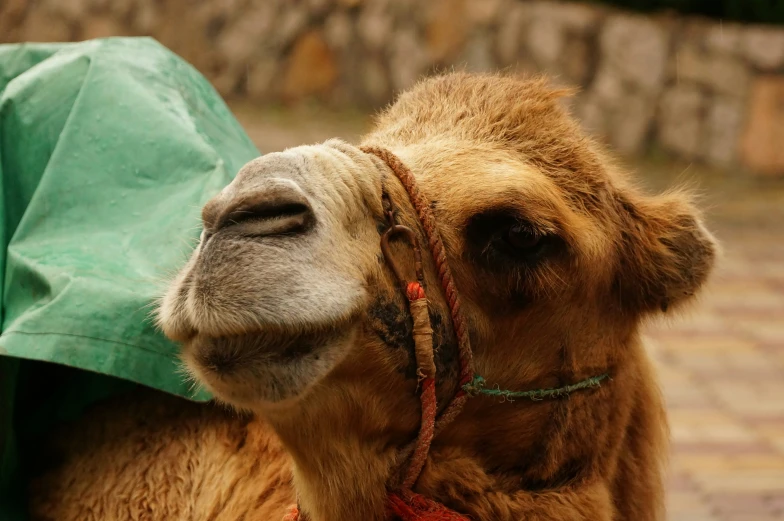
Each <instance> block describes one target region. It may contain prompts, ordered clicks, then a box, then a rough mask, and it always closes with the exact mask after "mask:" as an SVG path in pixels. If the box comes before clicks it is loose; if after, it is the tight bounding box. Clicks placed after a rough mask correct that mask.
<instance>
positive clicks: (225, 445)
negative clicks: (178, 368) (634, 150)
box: [31, 73, 717, 521]
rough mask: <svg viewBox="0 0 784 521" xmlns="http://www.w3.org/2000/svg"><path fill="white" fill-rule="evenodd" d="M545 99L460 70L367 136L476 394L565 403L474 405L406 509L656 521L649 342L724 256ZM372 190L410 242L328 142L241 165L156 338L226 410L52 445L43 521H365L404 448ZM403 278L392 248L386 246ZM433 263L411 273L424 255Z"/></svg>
mask: <svg viewBox="0 0 784 521" xmlns="http://www.w3.org/2000/svg"><path fill="white" fill-rule="evenodd" d="M567 95H569V92H567V91H563V90H555V89H552V88H551V87H549V86H548V84H547V82H546V81H545V80H544V79H542V78H534V79H520V78H517V77H511V76H503V75H471V74H465V73H451V74H447V75H442V76H438V77H434V78H430V79H427V80H424V81H422V82H421V83H419V84H418V85H417V86H415V87H414V88H412V89H411V90H410V91H408V92H406V93H404V94H402V95H401V96H400V97H399V99H398V100H397V101H396V103H394V104H393V105H392V106H391V107H389V108H388V109H386V110H385V111H383V112H382V113H381V114H380V115H379V116H378V118H377V119H376V123H375V127H374V129H373V130H372V131H371V132H370V133H369V134H368V135H367V136H366V137H365V138H364V139H363V140H362V144H364V145H375V146H382V147H385V148H387V149H389V150H391V151H392V152H393V153H394V154H396V155H397V156H398V157H399V158H400V159H401V160H402V161H403V162H404V163H405V164H406V165H407V166H408V167H409V168H410V169H411V171H412V172H413V173H414V175H415V176H416V178H417V183H418V185H419V186H420V189H421V190H422V192H423V193H424V194H425V195H426V196H427V197H428V199H429V200H430V201H431V208H432V210H433V212H434V214H435V216H436V220H437V222H438V227H439V232H440V234H441V236H442V239H443V242H444V246H445V249H446V251H447V256H448V257H449V261H450V265H451V267H452V270H453V274H454V277H455V281H456V285H457V287H458V289H459V290H460V292H461V295H462V298H463V312H464V313H465V314H466V316H467V320H468V324H469V331H470V336H471V341H472V345H473V348H474V352H475V353H474V356H475V366H476V371H477V373H478V374H480V375H482V376H483V377H484V378H485V379H486V381H487V382H488V383H489V384H490V385H493V386H498V387H499V388H500V389H508V390H528V389H542V388H552V387H558V386H561V385H566V384H570V383H575V382H578V381H580V380H583V379H585V378H588V377H591V376H596V375H598V374H602V373H605V372H607V373H609V374H610V378H609V380H607V381H605V382H603V383H602V385H601V387H600V388H598V389H591V390H585V391H580V392H577V393H574V394H572V395H571V396H569V397H568V398H562V399H556V400H543V401H536V402H532V401H526V400H517V401H514V402H508V401H501V400H497V399H492V398H487V397H475V398H472V399H471V400H470V401H469V403H468V405H467V406H466V407H465V409H464V410H463V412H462V413H461V415H460V416H459V417H458V418H457V419H456V420H455V422H454V423H453V424H452V425H451V426H450V427H449V428H448V429H446V430H445V431H444V432H442V433H440V434H439V435H438V436H437V437H436V438H435V440H434V442H433V447H432V451H431V454H430V457H429V458H428V461H427V463H426V465H425V468H424V470H423V472H422V475H421V476H420V478H419V480H418V481H417V483H416V484H415V487H414V490H415V491H416V492H418V493H420V494H423V495H425V496H427V497H428V498H431V499H433V500H435V501H438V502H441V503H443V504H444V505H446V506H448V507H449V508H451V509H454V510H456V511H458V512H461V513H463V514H465V515H467V516H469V517H470V518H471V519H474V520H477V521H481V520H505V521H512V520H531V521H533V520H536V521H582V520H585V521H588V520H590V521H611V520H629V521H632V520H633V521H653V520H661V519H663V518H664V506H663V505H664V501H663V494H664V492H663V478H664V473H665V463H666V456H667V451H668V447H667V438H668V436H667V421H666V414H665V409H664V406H663V401H662V398H661V396H660V393H659V389H658V387H657V383H656V377H655V374H654V371H653V369H652V364H651V362H650V360H649V358H648V355H647V353H646V351H645V348H644V346H643V344H642V342H641V339H640V328H641V326H642V324H643V323H644V321H645V320H646V319H648V318H649V317H653V316H656V315H661V314H662V313H667V314H671V313H673V312H676V311H677V310H678V309H680V308H682V307H683V306H684V305H685V304H687V303H689V302H691V301H693V299H694V296H695V294H696V293H697V292H698V290H699V289H700V287H701V286H702V285H703V284H704V282H705V281H706V279H707V278H708V276H709V274H710V272H711V269H712V266H713V263H714V258H715V256H716V248H717V247H716V244H715V241H714V239H713V238H712V236H711V234H710V233H709V232H708V231H707V230H706V228H705V227H704V225H703V224H702V221H701V217H700V214H699V212H698V211H697V209H696V208H695V206H694V204H693V203H692V201H691V199H690V196H689V194H688V193H686V192H684V191H671V192H668V193H666V194H663V195H657V196H650V195H646V194H644V193H643V192H642V191H641V190H640V189H638V188H637V187H635V186H634V185H633V183H632V182H631V181H630V180H629V179H628V178H627V176H626V174H625V173H624V172H623V171H622V169H621V168H619V167H618V166H616V164H615V163H614V162H613V161H612V160H611V159H610V157H609V155H608V154H607V153H606V152H605V151H604V150H602V148H601V147H600V146H599V145H598V144H597V143H596V142H594V141H593V140H592V139H590V138H589V137H587V136H586V135H585V134H583V132H582V131H581V130H580V129H579V126H578V124H577V123H576V122H575V121H574V120H573V119H572V118H571V117H570V116H569V115H568V113H567V111H566V110H565V109H564V108H563V106H562V103H561V99H562V98H563V97H564V96H567ZM382 191H386V192H387V193H388V194H389V197H390V199H391V200H392V201H393V202H394V204H395V206H396V208H397V210H398V215H397V217H398V219H399V221H401V222H402V223H404V224H406V225H407V226H409V227H411V228H412V229H414V230H416V232H417V234H418V235H419V236H420V241H421V242H422V244H426V242H425V239H424V238H423V237H422V232H421V226H420V224H419V222H418V219H417V217H416V215H415V213H414V210H413V209H412V207H411V205H410V203H409V201H408V198H407V196H406V194H405V192H404V191H403V188H402V187H401V186H400V185H399V183H397V182H396V179H395V178H394V176H393V175H391V173H390V172H389V169H388V167H387V165H386V164H384V163H383V162H381V161H380V160H379V159H378V158H376V157H375V156H371V155H368V154H365V153H363V152H361V151H360V150H359V149H358V148H357V147H355V146H353V145H350V144H348V143H345V142H342V141H339V140H331V141H327V142H326V143H323V144H320V145H313V146H303V147H296V148H292V149H289V150H287V151H284V152H282V153H276V154H269V155H267V156H263V157H261V158H259V159H257V160H254V161H252V162H251V163H249V164H248V165H246V166H245V167H244V168H243V169H242V171H241V172H240V173H239V174H238V176H237V178H236V179H235V180H234V181H233V182H232V183H231V185H229V186H228V187H226V189H224V190H223V191H222V192H221V193H220V194H219V195H217V196H216V197H215V198H214V199H213V200H212V201H210V202H209V203H208V204H207V205H206V206H205V208H204V211H203V218H204V230H205V231H204V234H203V236H202V240H201V244H200V245H199V247H198V248H197V249H196V251H195V252H194V254H193V257H192V258H191V260H190V261H189V262H188V263H187V265H186V266H185V267H184V268H183V270H182V271H181V272H180V274H179V275H178V276H177V277H176V278H175V279H174V280H173V281H172V284H171V286H170V289H169V291H168V292H167V294H166V296H165V297H164V298H163V300H162V303H161V306H160V313H159V323H160V324H161V327H162V329H163V331H164V332H165V333H166V334H167V335H168V336H169V337H171V338H173V339H176V340H178V341H180V342H182V344H183V351H182V357H183V360H184V361H185V363H186V365H187V367H188V368H189V370H190V372H191V374H192V375H193V376H194V378H196V379H197V380H198V381H199V382H200V383H201V384H202V385H204V386H206V387H207V388H208V389H209V390H210V391H212V392H213V394H214V395H215V396H216V398H217V400H218V401H219V402H222V403H223V404H228V405H229V406H230V407H231V408H232V409H233V410H236V411H240V412H235V413H230V412H226V411H224V410H222V409H220V408H219V407H217V406H214V405H195V404H187V403H183V402H181V401H177V400H175V399H170V398H163V397H161V396H149V395H148V396H147V397H141V396H139V397H137V396H130V397H125V398H123V400H124V401H121V402H119V404H118V403H115V404H108V405H105V406H103V407H102V408H98V409H96V410H95V411H94V412H93V413H91V414H89V415H87V416H86V417H85V418H84V419H83V420H82V424H78V425H72V426H70V427H65V429H66V430H65V433H64V434H61V435H59V436H57V437H56V438H57V439H58V441H57V443H56V446H57V447H58V450H59V452H60V454H62V455H63V458H64V459H62V463H61V464H60V465H59V466H55V467H54V468H52V469H50V470H49V471H48V472H47V473H46V474H44V475H43V476H41V477H40V478H39V479H38V480H37V481H36V482H34V484H33V488H32V493H31V510H32V512H33V514H34V518H36V519H51V520H58V521H60V520H62V521H70V520H80V521H81V520H85V519H102V520H104V519H112V520H120V519H147V520H164V519H166V520H170V519H203V520H211V521H212V520H223V519H225V520H233V521H237V520H248V521H250V520H257V519H279V518H281V517H282V516H283V515H284V513H285V505H286V504H288V503H291V502H293V501H294V499H295V491H296V494H297V495H298V497H299V500H300V504H301V507H302V511H303V512H304V514H305V515H307V516H308V518H309V519H311V520H312V521H347V520H363V521H380V520H382V519H384V501H385V497H386V486H387V483H388V482H389V480H390V477H391V474H392V473H393V472H394V469H396V468H397V467H398V466H399V465H400V464H401V463H402V462H401V461H399V453H398V449H399V448H400V447H402V446H404V445H405V444H406V443H409V442H410V441H411V440H412V439H413V438H414V437H415V435H416V431H417V429H418V426H419V423H418V418H419V404H418V399H417V394H416V389H417V385H418V381H417V376H416V370H415V369H416V367H415V363H414V359H413V356H414V353H413V341H412V339H411V327H412V326H411V317H410V316H409V314H408V311H407V308H406V305H405V301H404V299H403V297H402V295H401V294H400V290H399V286H398V285H397V282H396V280H395V278H394V276H393V274H392V273H391V271H390V269H389V266H388V265H387V264H386V263H385V262H384V259H383V256H382V255H381V254H380V246H379V239H380V233H382V232H383V231H384V228H385V216H384V212H383V208H382V205H381V199H382V197H381V196H382ZM394 249H395V255H396V257H397V258H399V259H401V262H402V263H403V264H404V265H405V262H406V259H409V261H410V258H411V251H410V248H409V247H408V246H407V245H406V244H405V243H399V244H395V246H394ZM425 257H427V256H425ZM425 272H426V281H425V282H426V286H427V287H428V288H429V289H428V297H429V299H430V300H429V307H430V314H431V320H432V322H433V326H434V332H433V340H434V345H435V346H436V366H437V381H438V396H439V405H440V406H442V407H443V406H444V405H445V404H446V402H447V401H448V398H449V397H451V396H452V395H453V394H454V392H455V391H456V390H457V389H456V388H457V385H458V382H457V354H456V346H455V338H454V332H453V331H452V327H451V323H450V320H449V318H448V317H449V311H448V309H447V306H446V304H445V302H444V298H443V296H442V295H441V292H440V290H439V288H440V285H439V283H438V281H437V280H435V269H434V266H433V263H432V261H431V260H430V259H428V258H425Z"/></svg>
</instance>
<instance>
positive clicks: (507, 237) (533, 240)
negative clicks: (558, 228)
mask: <svg viewBox="0 0 784 521" xmlns="http://www.w3.org/2000/svg"><path fill="white" fill-rule="evenodd" d="M504 241H505V242H506V244H507V245H508V246H509V247H510V248H512V249H513V250H515V251H516V252H517V253H520V254H523V255H528V254H531V253H535V252H536V251H537V250H538V249H539V247H540V246H541V244H542V236H541V235H539V234H538V233H536V232H534V231H533V230H531V229H529V228H527V227H525V226H523V225H521V224H514V225H512V226H510V227H509V228H507V230H506V233H505V234H504Z"/></svg>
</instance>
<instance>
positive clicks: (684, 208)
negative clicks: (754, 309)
mask: <svg viewBox="0 0 784 521" xmlns="http://www.w3.org/2000/svg"><path fill="white" fill-rule="evenodd" d="M619 202H620V208H619V210H620V212H621V242H620V247H619V263H618V264H619V265H618V274H617V277H616V281H615V287H616V291H617V292H618V297H619V301H620V302H621V306H622V307H623V308H624V311H631V312H643V313H644V312H652V311H659V310H661V311H663V312H666V311H668V310H670V309H672V308H674V307H676V306H677V305H678V304H681V303H683V302H686V301H688V300H689V299H690V298H691V297H692V296H693V295H694V294H695V293H696V292H697V291H698V290H699V289H700V287H701V286H702V285H703V284H704V282H705V281H706V280H707V278H708V276H709V275H710V273H711V271H712V269H713V265H714V263H715V259H716V255H717V249H718V246H717V243H716V241H715V239H714V238H713V236H712V235H711V234H710V232H709V231H708V230H707V229H706V228H705V226H704V225H703V223H702V220H701V217H700V215H699V213H698V212H697V210H696V208H694V206H693V205H692V204H691V203H690V201H689V200H688V198H687V197H685V196H683V195H682V194H670V195H665V196H660V197H658V198H638V199H635V200H631V199H629V198H626V197H622V198H620V199H619Z"/></svg>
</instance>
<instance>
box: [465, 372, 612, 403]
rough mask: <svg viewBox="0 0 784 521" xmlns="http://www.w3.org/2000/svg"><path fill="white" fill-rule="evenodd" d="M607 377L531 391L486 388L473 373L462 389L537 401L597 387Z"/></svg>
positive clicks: (482, 380) (513, 398)
mask: <svg viewBox="0 0 784 521" xmlns="http://www.w3.org/2000/svg"><path fill="white" fill-rule="evenodd" d="M606 378H609V375H608V374H607V373H604V374H601V375H599V376H592V377H590V378H586V379H585V380H582V381H580V382H577V383H576V384H570V385H564V386H563V387H556V388H554V389H534V390H532V391H502V390H501V389H488V388H487V387H486V385H487V384H486V383H485V379H484V378H482V377H481V376H479V375H475V376H474V379H473V380H471V381H470V382H468V383H467V384H465V385H464V386H463V390H464V391H465V392H466V393H467V394H468V395H469V396H477V395H480V394H484V395H486V396H500V397H501V398H503V399H504V400H508V401H510V402H511V401H514V400H515V399H516V398H528V399H529V400H533V401H539V400H546V399H548V398H558V397H560V396H567V395H568V394H569V393H571V392H572V391H580V390H582V389H589V388H595V387H599V386H600V385H601V382H602V380H604V379H606Z"/></svg>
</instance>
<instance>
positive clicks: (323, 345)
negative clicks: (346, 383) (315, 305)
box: [182, 320, 356, 408]
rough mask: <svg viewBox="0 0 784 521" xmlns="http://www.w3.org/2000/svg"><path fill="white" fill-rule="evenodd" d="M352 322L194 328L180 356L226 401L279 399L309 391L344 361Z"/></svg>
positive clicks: (249, 402) (252, 402)
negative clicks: (224, 330) (237, 329)
mask: <svg viewBox="0 0 784 521" xmlns="http://www.w3.org/2000/svg"><path fill="white" fill-rule="evenodd" d="M354 322H355V321H354V320H348V321H346V322H345V323H342V324H340V325H335V326H333V327H331V328H319V329H316V330H313V331H305V332H299V333H295V334H285V333H283V332H270V331H252V332H248V333H243V334H238V335H228V336H209V335H204V334H196V335H195V336H194V337H193V338H192V339H191V340H189V341H188V342H186V343H185V344H184V345H183V350H182V358H183V360H184V362H185V364H186V366H187V367H188V369H189V370H190V372H191V373H192V374H193V376H194V377H195V378H196V379H197V380H198V381H199V382H201V383H202V384H204V385H205V387H206V388H207V389H208V390H209V391H211V392H212V393H213V394H214V395H215V396H216V397H217V398H218V399H220V400H222V401H225V402H227V403H231V404H232V405H235V406H238V407H240V408H252V407H254V406H258V405H259V404H260V403H277V402H281V401H284V400H289V399H292V398H297V397H298V396H300V395H302V394H304V393H306V392H307V390H308V389H310V388H311V387H312V386H313V385H314V384H315V383H316V382H318V381H320V380H321V379H323V378H324V377H325V376H326V374H327V373H328V372H329V371H330V370H331V369H332V368H334V366H335V365H337V364H338V363H339V362H340V360H341V359H342V358H343V357H344V356H345V353H346V351H347V350H346V349H345V346H347V345H350V344H351V342H352V340H353V337H354V330H355V329H356V328H355V327H354Z"/></svg>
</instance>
